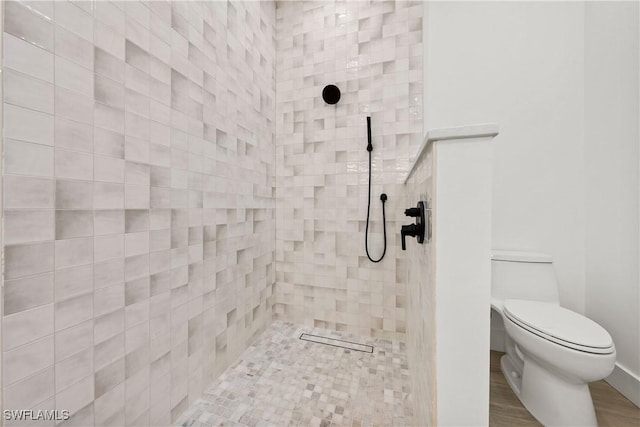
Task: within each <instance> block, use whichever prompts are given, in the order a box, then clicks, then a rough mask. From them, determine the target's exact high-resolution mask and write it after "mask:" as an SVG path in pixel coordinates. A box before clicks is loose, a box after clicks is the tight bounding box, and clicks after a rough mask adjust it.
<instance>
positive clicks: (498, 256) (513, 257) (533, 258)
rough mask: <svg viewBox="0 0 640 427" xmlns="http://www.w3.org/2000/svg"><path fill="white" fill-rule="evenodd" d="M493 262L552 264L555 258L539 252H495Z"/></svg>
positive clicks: (492, 256)
mask: <svg viewBox="0 0 640 427" xmlns="http://www.w3.org/2000/svg"><path fill="white" fill-rule="evenodd" d="M491 260H492V261H511V262H540V263H550V262H552V261H553V258H551V255H548V254H543V253H538V252H521V251H505V250H494V251H493V252H492V253H491Z"/></svg>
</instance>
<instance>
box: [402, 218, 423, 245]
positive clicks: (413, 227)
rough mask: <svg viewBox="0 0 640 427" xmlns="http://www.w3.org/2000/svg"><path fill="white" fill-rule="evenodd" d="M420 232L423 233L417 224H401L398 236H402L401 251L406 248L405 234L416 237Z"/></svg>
mask: <svg viewBox="0 0 640 427" xmlns="http://www.w3.org/2000/svg"><path fill="white" fill-rule="evenodd" d="M421 233H422V234H424V229H423V227H421V226H419V225H418V224H409V225H403V226H402V228H401V229H400V236H401V237H402V250H403V251H406V250H407V241H406V237H407V236H409V237H416V236H418V235H420V234H421Z"/></svg>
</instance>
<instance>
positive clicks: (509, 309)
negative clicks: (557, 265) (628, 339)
mask: <svg viewBox="0 0 640 427" xmlns="http://www.w3.org/2000/svg"><path fill="white" fill-rule="evenodd" d="M551 262H552V259H551V257H550V256H549V255H544V254H536V253H527V252H508V251H494V252H493V255H492V262H491V267H492V268H491V270H492V283H491V307H492V308H493V309H494V310H496V311H497V312H498V313H500V315H501V316H502V319H503V321H504V326H505V331H506V334H505V337H504V338H505V352H506V354H505V355H504V356H502V358H501V359H500V365H501V368H502V373H503V374H504V376H505V378H506V379H507V382H508V383H509V385H510V386H511V389H512V390H513V391H514V393H515V394H516V395H517V396H518V398H519V399H520V401H521V402H522V403H523V404H524V406H525V407H526V408H527V409H528V410H529V412H531V414H532V415H533V416H534V417H536V419H537V420H538V421H540V422H541V423H542V424H544V425H545V426H597V425H598V424H597V420H596V414H595V411H594V409H593V401H592V400H591V393H590V392H589V387H588V383H590V382H592V381H597V380H601V379H603V378H605V377H606V376H608V375H609V374H610V373H611V371H612V370H613V367H614V364H615V361H616V350H615V346H614V345H613V341H612V340H611V336H610V335H609V333H608V332H607V331H606V330H605V329H604V328H603V327H602V326H600V325H598V324H597V323H595V322H594V321H592V320H590V319H588V318H586V317H584V316H582V315H580V314H578V313H575V312H573V311H571V310H567V309H565V308H562V307H560V303H559V298H558V284H557V282H556V278H555V274H554V271H553V265H552V263H551Z"/></svg>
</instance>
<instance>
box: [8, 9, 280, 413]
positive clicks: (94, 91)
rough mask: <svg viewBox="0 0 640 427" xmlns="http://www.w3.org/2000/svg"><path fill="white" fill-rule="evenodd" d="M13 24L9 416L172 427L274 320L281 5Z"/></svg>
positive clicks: (111, 13) (30, 16) (49, 13)
mask: <svg viewBox="0 0 640 427" xmlns="http://www.w3.org/2000/svg"><path fill="white" fill-rule="evenodd" d="M4 12H5V18H4V33H3V51H4V53H3V73H2V74H3V76H4V98H3V99H4V122H5V127H4V233H5V234H4V238H5V240H4V244H5V248H4V249H5V257H6V269H5V283H4V287H5V295H4V297H5V299H4V318H3V331H2V332H3V334H2V335H3V359H4V366H3V368H4V369H3V371H4V376H3V384H2V386H3V391H4V398H5V400H4V409H27V408H37V409H52V408H57V409H59V410H62V409H67V410H70V411H71V414H72V415H73V420H72V421H73V422H74V423H75V424H76V425H94V424H95V425H134V424H135V425H138V424H140V425H149V424H151V425H167V424H169V423H170V422H171V421H172V419H175V417H176V416H177V415H179V414H180V413H181V412H182V411H183V410H184V409H186V408H187V406H188V405H189V404H190V403H192V402H193V400H194V399H195V398H197V397H198V396H199V395H200V393H201V391H202V389H203V386H205V385H207V384H208V383H209V382H211V381H212V380H213V378H214V377H215V376H216V375H217V374H218V373H220V372H221V371H222V370H223V369H225V368H226V367H227V366H228V365H229V363H230V362H232V361H233V360H234V359H235V358H236V357H237V355H238V354H239V353H240V351H242V350H243V349H244V348H245V347H246V346H247V345H248V343H249V342H250V341H252V340H253V339H254V338H255V337H256V336H257V335H258V334H259V333H260V332H261V331H262V330H263V329H264V328H265V327H266V326H267V325H268V324H269V323H270V320H271V313H272V305H273V297H272V288H273V283H274V280H275V276H274V271H273V259H274V245H275V243H274V242H275V236H274V229H275V224H274V199H273V187H274V183H275V181H274V150H275V147H274V130H275V129H274V128H275V125H274V119H275V93H274V90H275V77H274V71H275V64H274V61H275V37H274V32H275V5H274V3H272V2H235V1H233V2H180V1H175V2H171V3H169V2H163V1H153V2H144V3H143V2H137V1H127V2H108V1H96V2H73V3H71V2H65V1H59V2H58V1H56V2H51V1H47V2H6V3H5V4H4Z"/></svg>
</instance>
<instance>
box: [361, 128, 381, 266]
mask: <svg viewBox="0 0 640 427" xmlns="http://www.w3.org/2000/svg"><path fill="white" fill-rule="evenodd" d="M367 140H368V143H367V151H368V152H369V196H368V199H367V225H366V227H365V231H364V250H365V252H366V253H367V258H369V260H370V261H371V262H380V261H382V258H384V255H385V254H386V253H387V218H386V215H385V211H384V204H385V202H386V201H387V195H386V194H385V193H382V194H380V201H381V202H382V233H383V235H384V249H383V250H382V255H380V258H378V259H373V258H371V255H370V254H369V217H370V213H371V156H372V152H373V144H372V143H371V117H370V116H367Z"/></svg>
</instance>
